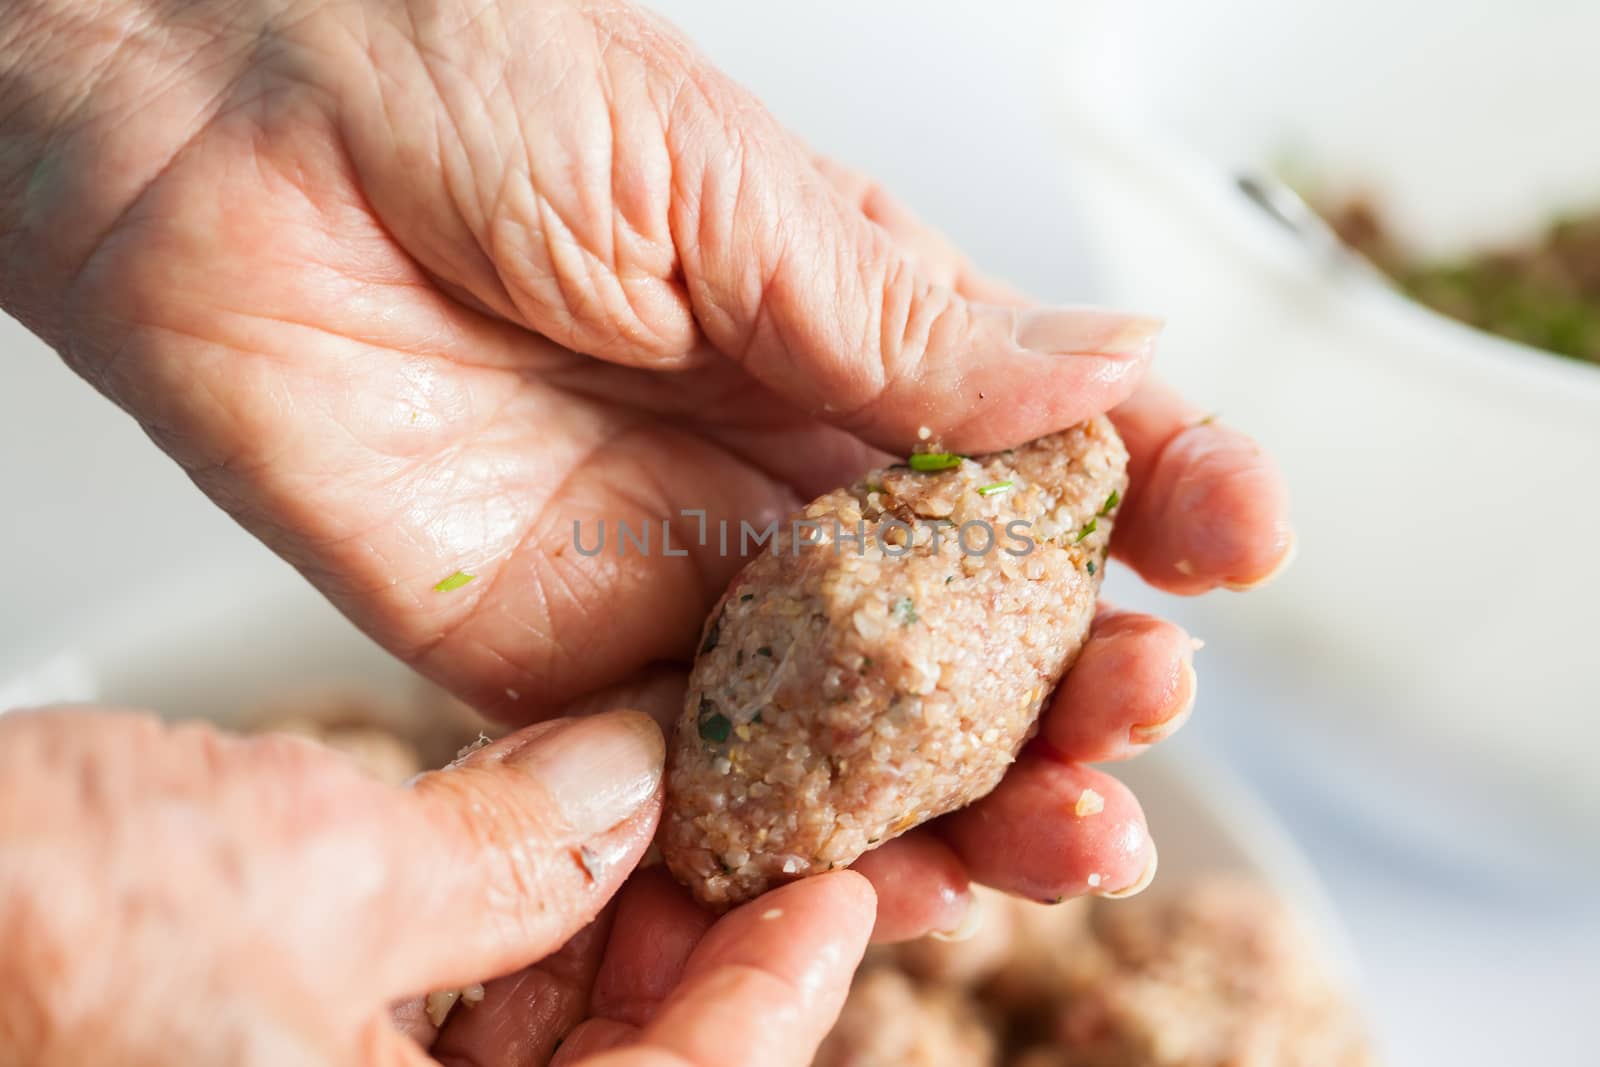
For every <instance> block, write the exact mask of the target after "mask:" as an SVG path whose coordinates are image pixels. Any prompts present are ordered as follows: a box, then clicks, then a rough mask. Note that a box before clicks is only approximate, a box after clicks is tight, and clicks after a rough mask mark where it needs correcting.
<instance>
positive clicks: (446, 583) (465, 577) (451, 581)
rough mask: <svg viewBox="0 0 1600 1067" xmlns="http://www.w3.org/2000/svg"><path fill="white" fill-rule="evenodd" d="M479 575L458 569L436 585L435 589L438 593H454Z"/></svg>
mask: <svg viewBox="0 0 1600 1067" xmlns="http://www.w3.org/2000/svg"><path fill="white" fill-rule="evenodd" d="M477 577H478V576H477V575H476V574H468V573H467V572H466V571H456V572H455V573H454V574H452V575H451V576H450V577H448V578H446V579H444V580H443V581H441V582H440V583H439V584H438V585H436V586H434V587H433V591H434V592H436V593H453V592H455V591H456V590H457V589H460V588H461V587H462V586H464V585H466V584H467V583H468V582H471V581H474V580H476V579H477Z"/></svg>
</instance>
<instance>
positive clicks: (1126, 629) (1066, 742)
mask: <svg viewBox="0 0 1600 1067" xmlns="http://www.w3.org/2000/svg"><path fill="white" fill-rule="evenodd" d="M1196 691H1197V680H1196V677H1195V672H1194V641H1193V640H1192V639H1191V638H1190V637H1189V635H1188V634H1187V633H1185V632H1184V631H1183V629H1182V628H1181V627H1179V626H1176V625H1174V624H1173V623H1170V622H1167V621H1166V620H1164V619H1158V618H1156V617H1154V616H1152V615H1141V614H1138V613H1136V612H1121V611H1115V610H1112V611H1102V612H1101V613H1100V614H1099V615H1098V616H1096V617H1095V621H1094V626H1093V628H1092V629H1091V630H1090V631H1089V639H1088V640H1087V641H1086V642H1085V643H1084V646H1083V651H1082V652H1081V653H1079V655H1078V659H1077V661H1076V662H1075V663H1074V664H1073V665H1072V670H1071V671H1069V672H1067V676H1066V677H1065V678H1064V679H1062V681H1061V685H1060V686H1059V687H1058V688H1057V689H1056V691H1055V695H1054V696H1053V697H1051V699H1050V704H1049V706H1048V707H1047V708H1046V709H1045V712H1044V715H1043V716H1042V717H1041V718H1040V720H1039V726H1040V736H1041V737H1042V738H1043V739H1044V740H1045V741H1046V742H1047V743H1048V744H1049V745H1050V747H1051V748H1053V749H1055V751H1056V752H1057V753H1059V754H1060V755H1061V756H1062V757H1063V758H1065V759H1067V760H1073V761H1081V762H1085V763H1095V762H1101V761H1105V760H1120V759H1127V758H1128V757H1130V756H1134V755H1137V754H1138V753H1140V752H1142V751H1144V750H1145V749H1146V748H1148V747H1149V746H1150V745H1153V744H1155V743H1156V742H1157V741H1160V740H1162V739H1164V738H1166V737H1170V736H1171V735H1172V734H1173V733H1175V732H1176V731H1177V730H1178V728H1179V727H1180V726H1182V725H1183V723H1184V721H1185V720H1187V719H1188V717H1189V713H1190V711H1191V710H1192V709H1193V707H1194V701H1195V694H1196Z"/></svg>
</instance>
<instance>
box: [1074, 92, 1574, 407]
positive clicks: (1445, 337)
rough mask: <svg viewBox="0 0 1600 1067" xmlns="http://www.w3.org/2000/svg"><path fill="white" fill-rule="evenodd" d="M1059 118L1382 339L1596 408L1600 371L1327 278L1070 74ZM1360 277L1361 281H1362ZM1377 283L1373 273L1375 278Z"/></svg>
mask: <svg viewBox="0 0 1600 1067" xmlns="http://www.w3.org/2000/svg"><path fill="white" fill-rule="evenodd" d="M1061 80H1062V81H1063V82H1064V83H1065V86H1066V89H1065V92H1064V94H1063V97H1062V106H1061V107H1060V108H1059V109H1058V110H1059V112H1060V114H1061V116H1062V118H1063V119H1064V120H1065V121H1066V122H1067V124H1068V127H1069V134H1070V136H1069V140H1070V146H1069V147H1070V148H1071V149H1073V150H1074V154H1078V153H1081V151H1082V149H1083V148H1084V147H1085V145H1088V146H1091V147H1093V148H1096V149H1099V150H1100V151H1102V152H1103V153H1105V155H1106V156H1107V158H1108V160H1109V161H1110V162H1112V163H1113V164H1115V165H1117V166H1120V167H1122V168H1124V169H1126V170H1128V171H1129V172H1130V175H1131V176H1134V177H1136V178H1137V179H1138V180H1140V181H1142V182H1153V183H1156V184H1157V185H1158V186H1159V187H1160V189H1159V191H1160V192H1163V193H1165V194H1167V196H1168V198H1169V199H1173V200H1176V201H1178V202H1179V203H1180V204H1182V205H1184V206H1186V207H1189V208H1192V209H1194V210H1195V211H1198V212H1199V213H1200V214H1201V215H1202V216H1203V217H1204V218H1205V219H1206V220H1207V221H1209V222H1210V223H1211V224H1212V225H1213V226H1214V227H1215V228H1216V229H1217V230H1218V231H1219V234H1220V235H1221V236H1222V237H1223V239H1225V240H1227V241H1228V243H1229V244H1230V245H1232V246H1233V247H1234V248H1235V249H1237V250H1239V251H1240V252H1241V253H1242V254H1245V255H1247V256H1248V257H1249V259H1250V261H1251V264H1252V265H1253V266H1254V267H1255V268H1256V269H1258V270H1261V271H1264V272H1267V273H1270V274H1273V275H1276V276H1278V277H1280V278H1282V279H1285V280H1290V281H1294V282H1297V283H1299V284H1302V285H1309V286H1312V287H1314V288H1316V289H1319V290H1321V291H1322V292H1323V293H1324V294H1325V295H1327V296H1329V297H1330V298H1333V299H1337V300H1341V301H1343V302H1345V303H1346V304H1347V305H1348V306H1349V307H1350V308H1351V309H1352V310H1354V311H1359V312H1361V313H1363V315H1364V316H1365V317H1366V318H1367V319H1368V320H1369V321H1370V322H1372V323H1373V324H1374V325H1376V326H1377V327H1378V328H1379V329H1381V330H1384V331H1385V332H1390V333H1394V334H1396V335H1398V336H1399V337H1400V338H1401V339H1402V340H1404V341H1406V342H1407V343H1408V344H1409V345H1411V346H1412V347H1413V348H1414V349H1415V350H1416V351H1418V352H1420V353H1423V354H1427V353H1434V352H1439V351H1442V350H1443V349H1445V348H1446V347H1448V348H1450V349H1452V350H1453V351H1452V352H1451V353H1450V354H1449V355H1448V357H1446V358H1447V360H1448V362H1449V365H1450V366H1451V367H1454V368H1459V367H1460V365H1461V363H1460V361H1461V359H1462V358H1463V356H1464V355H1465V356H1466V357H1467V358H1469V359H1471V360H1473V361H1475V362H1476V363H1477V364H1478V368H1479V369H1480V370H1483V371H1486V372H1488V373H1499V374H1502V375H1509V376H1512V377H1514V378H1516V379H1518V380H1519V381H1520V382H1521V383H1522V384H1525V385H1530V386H1534V387H1546V388H1548V387H1550V386H1555V387H1558V388H1561V389H1564V390H1576V391H1579V392H1580V393H1582V392H1589V393H1592V394H1593V395H1594V398H1595V400H1596V401H1597V402H1600V364H1595V363H1591V362H1589V361H1586V360H1582V359H1578V358H1575V357H1572V356H1565V355H1562V354H1560V353H1558V352H1551V351H1549V350H1548V349H1543V348H1539V347H1537V346H1535V345H1530V344H1526V343H1524V342H1522V341H1516V340H1512V339H1511V338H1508V337H1502V336H1501V335H1499V334H1495V333H1491V332H1489V331H1487V330H1483V329H1480V328H1478V327H1476V326H1473V325H1471V324H1469V323H1465V322H1462V321H1461V320H1459V319H1455V318H1452V317H1450V316H1449V315H1446V314H1444V313H1443V312H1440V311H1436V310H1435V309H1433V308H1431V307H1429V306H1427V305H1426V304H1423V303H1421V302H1420V301H1417V300H1413V299H1411V298H1410V297H1408V296H1406V295H1405V294H1404V293H1402V292H1400V291H1399V290H1398V289H1396V288H1395V287H1393V286H1392V285H1388V284H1385V283H1384V282H1383V281H1382V280H1381V277H1382V276H1381V275H1377V277H1361V276H1359V275H1358V274H1357V272H1344V273H1343V275H1342V276H1340V275H1339V272H1335V271H1331V270H1329V269H1328V268H1327V265H1326V264H1323V263H1318V262H1317V260H1316V257H1315V256H1314V255H1313V254H1312V253H1311V252H1310V251H1309V250H1308V249H1307V248H1306V247H1305V246H1304V244H1303V243H1302V242H1301V241H1300V239H1298V238H1297V237H1296V236H1295V235H1294V234H1292V233H1290V232H1289V231H1288V230H1286V229H1285V228H1284V227H1283V226H1282V225H1281V224H1280V223H1278V222H1276V221H1275V220H1273V219H1272V218H1271V217H1270V216H1269V215H1268V214H1267V213H1266V212H1265V211H1263V210H1261V209H1260V208H1259V207H1258V206H1256V205H1255V204H1253V203H1252V202H1251V201H1250V200H1249V198H1248V197H1246V196H1245V195H1244V194H1243V193H1241V192H1239V190H1238V188H1237V184H1236V182H1237V179H1238V178H1239V177H1240V174H1239V173H1238V172H1234V171H1230V170H1229V168H1227V167H1226V166H1224V165H1222V164H1220V163H1219V162H1218V161H1217V160H1215V159H1213V158H1212V157H1210V156H1208V155H1206V154H1205V153H1204V152H1201V151H1199V150H1197V149H1194V148H1190V147H1188V146H1186V145H1184V144H1182V143H1181V142H1179V141H1178V140H1177V139H1176V138H1173V137H1171V136H1169V135H1166V134H1164V133H1163V132H1162V130H1161V129H1160V127H1159V125H1158V124H1156V123H1154V122H1152V121H1149V120H1146V119H1142V118H1140V117H1138V116H1136V115H1134V114H1133V113H1132V112H1131V111H1130V110H1129V109H1127V108H1126V107H1119V106H1117V105H1115V104H1112V105H1110V106H1108V105H1107V104H1106V103H1105V100H1104V98H1103V97H1101V96H1098V95H1096V94H1092V93H1090V91H1089V89H1090V87H1089V86H1088V85H1087V84H1085V83H1084V81H1083V79H1081V78H1079V77H1078V76H1077V74H1076V72H1075V71H1072V70H1071V69H1070V65H1069V70H1068V72H1067V74H1066V75H1065V76H1064V77H1063V78H1062V79H1061ZM1360 273H1361V274H1365V273H1367V272H1360ZM1373 273H1374V274H1377V272H1376V271H1374V272H1373Z"/></svg>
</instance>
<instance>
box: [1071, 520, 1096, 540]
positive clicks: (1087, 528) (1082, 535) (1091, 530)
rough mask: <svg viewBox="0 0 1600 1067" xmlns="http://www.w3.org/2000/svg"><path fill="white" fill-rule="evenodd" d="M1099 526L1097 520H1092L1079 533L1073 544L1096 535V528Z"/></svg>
mask: <svg viewBox="0 0 1600 1067" xmlns="http://www.w3.org/2000/svg"><path fill="white" fill-rule="evenodd" d="M1098 525H1099V523H1098V522H1097V521H1096V520H1094V519H1090V520H1089V521H1088V522H1087V523H1085V524H1084V527H1083V529H1081V530H1079V531H1078V536H1077V538H1076V539H1075V540H1074V541H1073V542H1072V543H1073V544H1077V543H1078V542H1079V541H1082V540H1083V539H1084V538H1085V537H1088V536H1089V535H1090V534H1092V533H1094V530H1095V527H1096V526H1098Z"/></svg>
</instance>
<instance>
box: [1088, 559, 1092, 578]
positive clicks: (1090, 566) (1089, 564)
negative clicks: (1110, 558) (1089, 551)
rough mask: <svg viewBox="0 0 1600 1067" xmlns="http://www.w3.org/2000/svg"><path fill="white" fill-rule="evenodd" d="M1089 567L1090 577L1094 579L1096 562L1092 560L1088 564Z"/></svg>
mask: <svg viewBox="0 0 1600 1067" xmlns="http://www.w3.org/2000/svg"><path fill="white" fill-rule="evenodd" d="M1087 566H1088V569H1089V575H1090V577H1093V576H1094V560H1092V559H1091V560H1090V561H1089V562H1088V564H1087Z"/></svg>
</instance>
